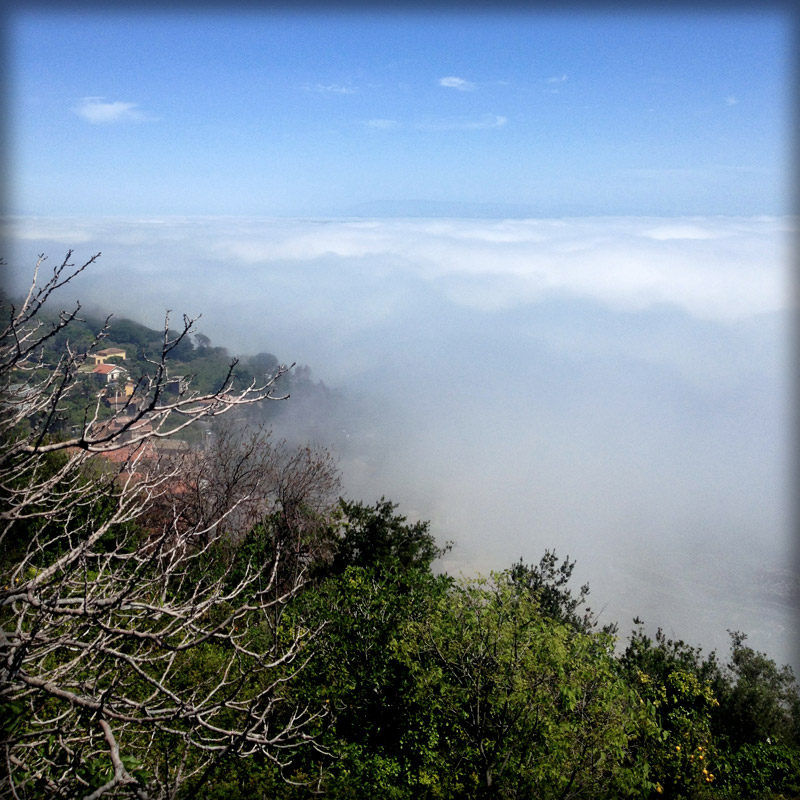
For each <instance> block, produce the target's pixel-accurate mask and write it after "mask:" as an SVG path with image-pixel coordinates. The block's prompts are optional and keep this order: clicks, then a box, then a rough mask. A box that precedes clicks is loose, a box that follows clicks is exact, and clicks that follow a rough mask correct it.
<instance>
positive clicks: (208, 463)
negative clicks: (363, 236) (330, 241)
mask: <svg viewBox="0 0 800 800" xmlns="http://www.w3.org/2000/svg"><path fill="white" fill-rule="evenodd" d="M71 256H72V253H71V252H70V253H68V254H67V257H66V258H65V259H64V261H63V262H62V263H61V264H59V265H58V266H56V267H55V268H54V270H53V272H52V274H51V275H50V276H49V277H47V278H45V279H41V281H40V277H39V276H40V272H41V268H42V265H43V263H44V260H45V259H44V257H40V258H39V261H38V262H37V265H36V268H35V270H34V276H33V280H32V283H31V286H30V288H29V290H28V292H27V295H26V297H25V298H24V300H23V301H22V302H21V303H20V304H19V306H18V307H15V306H9V307H7V308H5V309H3V313H4V315H5V316H4V319H5V320H6V321H5V322H4V323H3V324H4V327H3V328H2V332H0V393H2V398H0V403H1V404H2V405H1V409H2V414H0V501H2V503H1V504H0V564H2V586H0V719H3V720H4V722H2V724H0V747H2V750H3V758H2V763H3V769H4V771H5V772H6V775H5V776H4V778H5V780H2V781H0V798H3V797H9V798H30V797H41V796H43V795H53V796H79V795H81V796H84V797H86V798H90V799H91V800H96V798H100V797H103V796H106V795H115V796H116V795H126V796H134V797H139V798H158V797H166V796H172V795H173V794H174V792H175V790H176V789H177V788H178V787H179V786H182V785H187V786H188V785H191V786H192V787H195V788H196V787H198V786H199V785H200V783H201V782H202V780H204V779H205V777H207V776H208V775H210V774H211V771H212V770H213V768H214V765H215V764H216V763H218V761H219V758H221V757H222V756H223V755H224V756H225V757H229V756H248V755H253V754H260V755H261V756H262V757H264V758H265V759H267V760H268V761H271V762H272V763H274V764H275V765H276V766H277V767H280V766H281V765H282V764H283V763H284V761H285V759H286V758H287V754H290V753H291V751H292V749H294V748H297V747H300V746H303V745H305V744H306V743H308V742H309V741H310V740H311V739H312V738H313V737H312V733H313V726H314V725H315V723H316V722H317V721H318V720H319V719H320V717H321V716H322V715H324V713H325V712H324V710H322V709H311V708H300V707H295V706H293V705H292V703H291V702H289V700H288V693H287V691H286V687H287V685H288V684H289V682H291V680H292V678H293V676H294V675H296V674H297V672H298V671H299V670H300V669H302V668H303V666H304V664H305V660H306V658H307V655H306V653H307V645H308V643H309V642H310V641H311V640H312V639H313V638H314V636H315V635H316V634H317V632H318V631H317V630H314V629H309V630H306V629H304V628H302V627H298V628H297V629H292V630H287V629H285V628H284V626H283V625H282V624H281V617H282V613H281V612H282V609H283V608H284V607H285V606H286V604H287V603H288V602H289V601H290V600H291V599H292V597H294V596H295V595H296V594H297V593H298V592H299V591H300V590H301V588H302V586H303V584H304V582H305V580H306V574H307V569H308V566H309V564H310V562H311V560H312V557H313V554H314V553H315V552H316V550H315V549H314V548H319V547H321V546H322V544H321V542H322V541H323V538H324V537H323V536H322V533H321V531H322V529H323V528H324V515H325V510H326V502H328V501H329V500H330V495H331V493H332V492H333V490H334V489H335V488H336V486H337V482H336V481H337V478H336V473H335V467H334V465H333V464H332V462H331V460H330V457H329V456H328V455H327V454H326V453H324V452H318V451H314V450H313V449H310V448H306V449H305V450H303V451H297V452H294V451H289V450H288V448H286V447H285V445H280V444H279V445H273V444H272V443H271V442H270V440H269V436H268V434H267V433H265V432H263V431H262V432H256V433H255V434H252V435H250V436H249V438H248V437H243V436H240V435H239V434H238V433H234V432H231V431H232V429H229V430H228V432H227V433H226V434H225V435H224V436H219V437H218V438H217V440H216V444H215V447H214V448H213V449H212V450H211V451H208V452H204V453H198V452H191V453H188V454H183V455H180V456H178V457H176V456H175V455H172V454H169V453H162V452H160V450H159V447H158V445H159V442H161V441H163V440H164V439H167V438H169V437H174V436H175V435H176V434H178V433H180V432H182V431H183V430H185V429H186V428H187V427H189V426H191V425H193V424H196V423H197V422H198V421H200V420H203V419H210V418H211V419H213V418H217V417H220V416H222V415H224V414H226V413H228V412H229V411H230V410H231V409H234V408H236V407H237V406H242V405H247V404H251V403H256V402H261V401H265V400H277V399H283V396H279V395H277V394H276V393H275V389H276V381H277V380H278V379H279V378H280V376H281V375H282V374H284V373H285V372H286V371H287V369H289V368H287V367H284V366H281V367H280V368H279V369H278V370H277V371H276V372H275V374H272V375H268V376H266V377H265V379H264V380H263V381H261V382H259V383H257V382H255V381H253V382H251V383H249V384H248V385H245V386H240V387H237V386H236V385H235V380H234V367H235V366H236V362H235V361H234V362H233V363H232V364H231V365H230V368H229V370H228V373H227V375H226V377H225V379H224V380H223V382H222V384H221V385H220V387H219V388H218V390H217V391H215V392H212V393H205V394H200V393H195V392H192V391H191V389H190V388H182V389H181V390H180V391H179V392H178V393H177V394H170V393H169V392H168V391H167V384H168V383H169V381H170V354H171V353H173V352H174V351H175V348H176V347H177V346H178V345H179V344H180V342H181V341H183V340H184V339H185V338H186V337H187V336H188V335H189V334H190V332H191V331H192V325H193V323H194V320H192V319H190V318H188V317H184V318H183V325H182V328H181V329H180V330H179V331H178V332H177V333H174V334H173V333H171V332H170V330H169V316H167V318H166V319H165V324H164V336H163V339H162V343H161V350H160V355H159V356H158V357H157V358H155V359H153V360H152V361H151V362H150V366H151V371H150V373H149V374H148V375H146V376H145V377H143V378H142V379H141V380H140V381H139V382H138V383H137V385H136V387H135V389H134V394H133V396H132V397H131V398H130V399H129V400H128V401H127V402H126V403H125V404H124V405H123V407H122V408H121V409H118V410H117V411H115V413H114V414H113V415H112V416H111V418H110V419H102V415H101V413H100V401H99V399H98V401H97V402H96V403H94V404H93V405H90V406H88V407H87V410H86V413H85V415H84V418H83V421H82V423H81V425H80V426H79V431H78V433H77V434H75V435H71V436H69V437H66V438H59V437H58V436H56V435H55V433H54V426H55V423H56V421H57V420H58V419H59V418H60V415H61V414H62V409H63V404H64V402H65V400H66V399H67V398H69V397H71V396H72V395H73V394H74V393H75V392H76V391H77V389H76V387H78V385H79V380H80V378H79V374H78V369H79V367H80V366H81V365H82V364H84V363H85V362H86V359H87V358H88V356H89V354H90V352H91V350H92V349H93V348H95V347H96V346H97V345H98V344H99V342H100V341H102V340H103V339H104V338H106V335H107V329H108V325H107V324H106V326H105V327H104V328H103V329H102V330H101V331H100V333H99V334H98V336H97V337H96V338H95V340H94V342H93V343H92V346H91V347H90V348H88V349H86V348H84V349H73V348H72V347H71V346H70V345H67V346H66V348H65V352H63V353H62V354H61V356H60V358H59V359H58V361H57V363H54V364H47V363H45V362H44V360H43V356H42V353H43V345H44V344H45V343H47V342H50V340H52V339H53V337H55V336H56V335H57V334H59V333H60V332H61V331H63V330H64V329H65V328H67V327H68V326H69V325H70V324H72V323H73V322H74V321H75V320H77V319H78V317H77V314H78V311H79V309H80V306H79V305H76V307H75V309H74V310H73V311H71V312H64V311H62V312H61V313H60V314H59V315H58V316H57V317H56V318H55V322H52V323H48V322H46V321H45V319H43V314H44V313H45V312H44V310H45V306H46V304H47V303H48V302H52V296H53V294H54V293H55V292H56V291H57V290H59V289H60V288H62V287H64V286H66V285H68V284H69V283H70V281H72V280H73V279H74V278H75V277H76V276H77V275H79V274H80V273H81V272H82V271H83V270H84V269H86V268H87V267H88V266H90V265H91V264H93V263H94V262H95V261H96V259H97V257H98V256H99V254H98V255H97V256H93V257H92V258H90V259H89V260H88V261H86V262H85V263H83V264H82V265H81V266H79V267H77V268H76V267H74V265H73V264H72V263H70V259H71ZM248 537H249V538H248ZM247 542H251V543H252V546H251V547H250V549H248V547H242V546H241V545H242V543H247ZM167 746H168V747H169V749H170V751H171V753H172V756H171V758H170V759H169V760H168V761H167V762H166V763H165V762H164V761H163V758H162V757H161V756H160V755H159V754H160V753H161V752H162V751H163V749H164V747H167Z"/></svg>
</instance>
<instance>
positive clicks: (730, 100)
mask: <svg viewBox="0 0 800 800" xmlns="http://www.w3.org/2000/svg"><path fill="white" fill-rule="evenodd" d="M738 102H739V101H738V100H737V99H736V98H735V97H734V96H733V95H732V94H729V95H728V96H727V97H726V98H725V105H726V106H735V105H736V104H737V103H738Z"/></svg>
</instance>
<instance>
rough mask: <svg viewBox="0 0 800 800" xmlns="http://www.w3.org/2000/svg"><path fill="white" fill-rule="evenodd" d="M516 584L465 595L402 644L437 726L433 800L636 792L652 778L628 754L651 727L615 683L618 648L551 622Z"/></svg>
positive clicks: (445, 602)
mask: <svg viewBox="0 0 800 800" xmlns="http://www.w3.org/2000/svg"><path fill="white" fill-rule="evenodd" d="M510 578H511V575H510V573H509V572H506V573H501V574H499V575H494V576H493V577H492V578H491V579H489V580H477V581H469V582H464V583H461V584H459V585H457V586H456V587H454V588H453V590H452V591H451V592H450V593H449V594H448V595H446V596H445V597H443V598H441V600H440V602H439V604H438V606H437V608H436V609H435V610H434V611H433V613H430V614H428V615H426V617H425V618H424V619H421V620H418V621H413V622H410V623H409V624H408V625H407V626H406V630H405V632H404V635H403V636H402V637H401V638H400V639H399V640H398V648H399V650H398V652H399V653H400V654H401V657H402V658H403V660H404V661H405V663H406V664H407V665H408V667H409V669H410V670H411V671H412V673H413V674H414V676H415V681H416V685H415V692H416V696H417V697H418V699H419V700H420V701H421V702H422V703H424V704H425V705H426V706H427V707H428V708H429V709H430V711H429V713H430V719H431V721H432V722H433V723H434V725H435V732H436V741H437V742H438V747H437V751H436V754H435V757H434V758H433V759H432V761H431V763H430V764H429V765H428V769H429V771H430V774H431V776H432V777H431V780H430V784H431V792H430V795H431V796H436V797H476V798H477V797H497V798H516V797H519V798H530V797H536V798H572V797H593V798H597V797H619V796H623V795H625V794H627V793H634V794H636V793H638V792H640V791H641V787H642V785H643V781H644V780H645V775H644V769H643V767H642V765H641V764H639V763H638V762H636V761H635V759H633V758H632V757H631V756H632V754H631V751H630V748H631V743H632V741H634V740H635V738H636V737H637V736H639V735H641V734H642V731H643V730H644V729H645V728H646V726H647V724H648V719H647V715H646V712H645V711H644V710H643V709H642V707H641V706H640V704H639V699H638V697H637V696H636V695H635V693H634V692H632V691H631V690H630V689H629V688H628V687H627V685H626V683H625V682H624V680H623V679H622V678H621V676H620V675H619V674H618V671H617V667H616V662H615V660H614V658H613V640H612V638H611V637H610V636H609V635H608V634H606V633H598V634H586V633H582V632H579V631H576V630H575V628H574V627H573V626H571V625H568V624H565V623H563V622H559V621H556V620H554V619H552V618H551V617H550V616H548V615H546V614H543V613H542V611H541V608H540V606H539V603H538V601H537V599H536V597H535V595H534V594H532V593H531V592H529V591H526V590H524V588H522V587H521V586H520V585H518V584H515V583H514V582H513V581H512V580H510ZM434 776H435V777H434Z"/></svg>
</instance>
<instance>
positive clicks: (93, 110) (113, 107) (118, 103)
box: [73, 97, 148, 125]
mask: <svg viewBox="0 0 800 800" xmlns="http://www.w3.org/2000/svg"><path fill="white" fill-rule="evenodd" d="M73 111H74V112H75V113H76V114H77V115H78V116H79V117H83V119H85V120H86V121H87V122H91V123H92V124H94V125H102V124H106V123H111V122H141V121H142V120H145V119H148V116H147V115H146V114H144V113H143V112H142V111H140V110H139V108H138V104H137V103H126V102H123V101H122V100H114V101H113V102H107V101H106V100H105V99H104V98H102V97H84V98H82V99H81V101H80V103H78V105H77V106H75V108H74V109H73Z"/></svg>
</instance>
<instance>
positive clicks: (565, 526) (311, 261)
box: [8, 217, 796, 660]
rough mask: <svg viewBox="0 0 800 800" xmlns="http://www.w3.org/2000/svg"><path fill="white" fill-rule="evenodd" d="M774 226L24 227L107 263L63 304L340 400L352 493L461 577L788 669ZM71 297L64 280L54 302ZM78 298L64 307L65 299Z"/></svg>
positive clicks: (248, 223) (784, 279)
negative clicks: (194, 329) (419, 523)
mask: <svg viewBox="0 0 800 800" xmlns="http://www.w3.org/2000/svg"><path fill="white" fill-rule="evenodd" d="M791 234H792V223H791V221H790V220H788V219H785V218H721V217H715V218H681V219H661V218H598V219H589V218H584V219H544V220H458V219H426V220H423V219H419V220H411V219H405V220H403V219H395V220H374V219H351V220H325V219H321V220H263V219H238V218H237V219H234V218H230V219H219V218H210V219H202V218H189V219H175V218H170V219H137V220H118V219H114V220H111V219H107V220H75V219H73V220H66V219H19V220H15V221H12V222H11V223H10V226H9V230H8V240H9V243H10V251H9V252H10V255H11V258H9V259H8V260H9V261H10V263H12V264H13V276H12V278H13V280H12V281H11V283H12V288H13V287H17V288H21V286H22V283H23V282H24V279H25V278H26V277H27V276H28V274H29V270H30V267H31V266H32V264H33V262H34V260H35V257H36V255H37V254H38V253H39V252H46V253H48V254H49V255H50V257H51V258H52V259H53V260H54V261H55V260H57V259H59V258H60V257H62V255H63V252H64V251H65V250H66V248H70V247H71V248H75V250H76V258H80V257H83V256H88V255H90V254H93V253H94V252H96V251H98V250H102V251H103V256H102V258H101V260H100V262H99V264H98V266H97V268H96V269H95V270H94V272H93V273H92V274H91V275H88V276H85V277H84V278H82V280H81V282H80V284H79V285H77V286H75V287H71V290H70V291H72V289H73V288H74V291H72V295H74V296H76V297H77V296H80V297H81V298H83V299H85V300H88V301H91V302H95V303H98V304H102V305H103V306H104V307H106V308H110V309H111V310H114V311H116V312H118V313H121V314H126V315H129V316H134V317H136V318H138V319H140V320H141V321H143V322H146V323H147V324H150V325H153V326H157V325H159V324H160V322H161V320H162V319H163V313H164V309H165V308H171V309H173V311H174V312H175V313H176V314H180V313H183V312H186V313H189V314H190V315H194V314H197V313H199V312H202V313H203V317H202V319H201V320H200V323H199V329H200V330H201V331H202V332H203V333H206V334H208V335H209V336H211V338H212V340H214V342H215V343H219V344H223V345H225V346H227V347H229V349H230V350H231V351H233V352H249V353H254V352H258V351H260V350H270V351H272V352H274V353H275V354H277V355H278V356H279V357H280V358H282V359H284V360H297V361H299V362H301V363H305V364H309V365H310V366H311V367H312V370H313V373H314V375H315V376H316V377H317V378H321V379H324V380H325V382H326V383H328V384H329V385H333V386H336V387H338V388H341V389H342V391H343V393H344V396H345V397H346V398H347V402H348V404H349V409H350V414H349V416H348V414H345V415H344V419H345V422H343V423H342V425H343V426H344V428H346V430H340V431H334V432H332V433H331V440H332V441H336V443H337V447H338V448H339V454H340V457H341V461H342V468H343V470H344V472H345V485H346V486H347V487H348V489H349V492H350V493H351V494H352V495H353V496H357V497H363V498H364V499H367V500H371V499H377V497H379V496H380V495H381V494H386V495H387V496H388V497H391V498H392V499H394V500H396V501H399V502H400V503H401V505H402V509H403V511H404V513H406V514H408V515H409V516H411V517H420V518H426V519H431V520H432V522H433V528H434V530H435V532H436V534H437V536H439V537H440V539H441V540H442V541H444V540H447V539H452V540H453V541H454V542H455V545H456V546H455V548H454V550H453V552H452V554H451V556H450V557H449V559H448V561H447V562H446V563H445V565H444V566H445V567H446V568H447V569H449V570H451V571H453V572H457V571H458V570H464V571H468V572H469V571H475V570H481V571H487V570H489V569H500V568H503V567H505V566H509V565H510V564H511V563H512V562H513V561H515V560H517V559H518V558H519V557H522V558H523V559H524V560H526V561H528V562H530V561H536V560H538V558H539V557H540V556H541V554H542V552H543V551H544V549H545V548H553V547H555V548H557V550H558V552H559V554H561V555H566V554H567V553H568V554H569V555H570V556H571V557H573V558H576V559H577V562H578V566H577V568H576V574H577V575H578V579H579V580H581V581H582V580H589V582H590V583H591V585H592V595H593V599H594V602H595V606H596V610H598V611H600V609H601V607H603V606H605V610H604V611H603V619H616V620H618V621H619V622H620V624H621V631H622V633H623V634H624V633H625V632H626V631H627V630H628V628H629V625H630V619H631V618H632V617H633V616H634V615H636V614H638V615H640V616H642V617H643V618H644V619H645V622H646V623H648V625H650V626H656V625H663V626H665V627H666V628H667V631H668V632H669V633H671V634H675V635H678V636H680V637H682V638H685V639H687V640H689V641H692V642H698V643H702V644H704V645H705V646H707V647H714V646H716V647H720V648H722V649H725V647H726V640H727V635H726V633H725V630H726V628H730V629H740V630H743V631H745V632H747V633H749V634H750V641H752V643H753V644H754V646H756V647H759V648H760V649H766V650H767V651H768V652H770V653H771V654H774V655H775V656H776V657H778V658H781V659H783V660H788V659H789V658H791V656H792V652H791V640H790V637H789V631H790V630H792V620H793V614H794V611H793V610H792V602H795V603H796V595H795V600H794V601H793V600H792V598H791V596H790V594H789V591H788V588H787V587H790V586H791V585H792V581H793V580H796V573H795V572H793V571H792V568H791V567H792V559H791V555H792V554H791V552H790V545H789V509H788V503H789V488H788V487H789V481H788V466H789V453H788V449H789V402H788V389H789V376H788V370H789V346H788V321H789V320H788V317H789V311H790V308H789V306H790V297H791V294H790V291H789V289H790V287H789V285H788V264H789V260H790V250H789V248H790V243H791V242H790V237H791ZM68 294H69V292H68ZM69 299H71V298H70V297H65V302H67V301H68V300H69Z"/></svg>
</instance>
